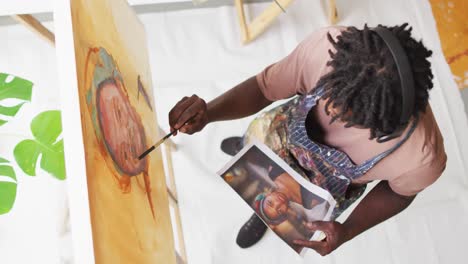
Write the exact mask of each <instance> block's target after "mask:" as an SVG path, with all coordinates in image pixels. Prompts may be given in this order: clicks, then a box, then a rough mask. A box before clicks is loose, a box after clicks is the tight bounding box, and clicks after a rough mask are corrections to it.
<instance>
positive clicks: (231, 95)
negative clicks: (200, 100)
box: [208, 76, 271, 122]
mask: <svg viewBox="0 0 468 264" xmlns="http://www.w3.org/2000/svg"><path fill="white" fill-rule="evenodd" d="M270 104H271V101H269V100H268V99H266V98H265V96H264V95H263V93H262V91H261V90H260V87H259V85H258V82H257V78H256V77H255V76H254V77H251V78H249V79H247V80H245V81H244V82H242V83H240V84H239V85H237V86H236V87H234V88H232V89H231V90H229V91H227V92H225V93H224V94H222V95H220V96H219V97H217V98H216V99H214V100H213V101H211V102H209V103H208V122H215V121H223V120H232V119H238V118H243V117H246V116H250V115H253V114H255V113H257V112H258V111H260V110H262V109H263V108H265V107H267V106H268V105H270Z"/></svg>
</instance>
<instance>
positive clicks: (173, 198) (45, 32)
mask: <svg viewBox="0 0 468 264" xmlns="http://www.w3.org/2000/svg"><path fill="white" fill-rule="evenodd" d="M12 17H13V18H14V19H15V20H16V21H18V22H19V23H21V24H23V25H25V26H26V27H27V28H29V29H30V30H31V31H33V32H34V33H36V34H38V35H39V36H41V37H42V38H44V39H45V40H46V41H48V42H49V43H50V44H51V45H52V46H54V47H55V35H54V33H52V32H51V31H50V30H49V29H48V28H47V27H45V26H44V25H42V23H41V22H40V21H38V20H37V19H36V18H34V17H33V16H32V15H30V14H19V15H13V16H12ZM158 129H159V134H160V135H165V134H167V133H166V132H164V130H162V128H161V127H160V126H159V125H158ZM176 149H177V146H176V144H175V143H174V142H173V141H172V140H171V139H168V140H166V141H165V143H164V156H165V158H166V165H167V167H166V169H165V170H166V173H167V175H168V178H169V183H168V186H166V189H167V192H168V196H169V204H170V206H171V207H172V208H173V210H174V221H175V224H176V226H175V228H174V230H175V231H176V232H177V236H178V240H179V243H178V246H179V251H180V252H176V257H177V263H179V264H186V263H187V253H186V250H185V242H184V235H183V230H182V222H181V216H180V209H179V202H178V196H177V188H176V185H175V178H174V169H173V166H172V151H175V150H176Z"/></svg>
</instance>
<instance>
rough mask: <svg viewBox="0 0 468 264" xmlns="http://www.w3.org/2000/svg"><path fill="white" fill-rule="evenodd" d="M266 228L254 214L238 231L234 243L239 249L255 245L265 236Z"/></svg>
mask: <svg viewBox="0 0 468 264" xmlns="http://www.w3.org/2000/svg"><path fill="white" fill-rule="evenodd" d="M266 230H267V226H266V225H265V223H263V221H262V220H261V219H260V217H258V216H257V215H256V214H253V215H252V217H250V219H249V221H247V222H246V223H245V224H244V225H243V226H242V227H241V229H240V230H239V234H237V239H236V243H237V245H239V247H241V248H248V247H251V246H253V245H254V244H255V243H257V242H258V241H259V240H260V239H261V238H262V237H263V235H264V234H265V232H266Z"/></svg>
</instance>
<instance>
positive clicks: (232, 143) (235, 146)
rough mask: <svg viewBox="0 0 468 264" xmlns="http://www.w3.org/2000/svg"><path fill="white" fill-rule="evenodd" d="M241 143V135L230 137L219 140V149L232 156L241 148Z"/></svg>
mask: <svg viewBox="0 0 468 264" xmlns="http://www.w3.org/2000/svg"><path fill="white" fill-rule="evenodd" d="M242 145H243V143H242V138H241V137H230V138H226V139H224V140H223V142H221V150H222V151H223V152H224V153H226V154H228V155H231V156H234V155H236V154H237V153H238V152H239V151H240V150H241V149H242V147H243V146H242Z"/></svg>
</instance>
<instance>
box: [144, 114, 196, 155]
mask: <svg viewBox="0 0 468 264" xmlns="http://www.w3.org/2000/svg"><path fill="white" fill-rule="evenodd" d="M195 116H196V115H194V116H192V117H191V118H189V120H187V122H185V123H184V124H183V125H182V126H181V127H180V128H179V129H181V128H182V127H184V126H185V125H187V124H188V123H190V122H191V121H192V119H194V118H195ZM177 130H178V129H175V130H174V131H172V132H171V133H169V134H167V135H165V136H164V137H163V138H161V139H160V140H158V142H156V144H154V145H153V146H151V147H150V148H149V149H147V150H146V151H145V152H143V153H142V154H141V155H140V156H138V159H139V160H141V159H143V158H144V157H146V156H147V155H148V154H150V152H151V151H153V150H155V149H156V148H157V147H159V145H161V144H162V143H164V141H166V139H168V138H170V137H171V136H173V135H174V134H175V133H176V132H177Z"/></svg>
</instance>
